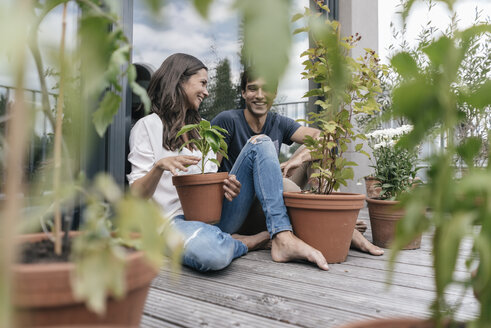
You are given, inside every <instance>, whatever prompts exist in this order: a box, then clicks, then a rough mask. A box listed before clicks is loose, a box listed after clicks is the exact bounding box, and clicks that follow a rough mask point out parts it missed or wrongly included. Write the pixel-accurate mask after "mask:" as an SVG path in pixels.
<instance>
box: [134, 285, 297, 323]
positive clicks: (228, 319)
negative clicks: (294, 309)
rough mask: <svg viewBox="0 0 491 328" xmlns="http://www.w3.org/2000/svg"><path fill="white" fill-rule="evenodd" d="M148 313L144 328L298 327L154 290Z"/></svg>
mask: <svg viewBox="0 0 491 328" xmlns="http://www.w3.org/2000/svg"><path fill="white" fill-rule="evenodd" d="M144 314H145V320H143V321H142V325H141V326H142V327H193V328H194V327H265V328H276V327H278V328H291V327H295V326H294V325H291V324H288V323H286V322H281V321H278V320H270V319H268V318H264V317H261V316H256V315H252V314H249V313H243V312H240V311H236V310H233V309H229V308H224V307H221V306H217V305H214V304H211V303H208V302H204V301H199V300H196V299H193V298H188V297H183V296H180V295H177V294H175V293H173V292H167V291H162V290H154V289H151V290H150V292H149V294H148V297H147V301H146V303H145V309H144ZM150 318H151V319H150ZM158 321H161V324H160V326H158V325H157V323H158ZM145 325H148V326H145Z"/></svg>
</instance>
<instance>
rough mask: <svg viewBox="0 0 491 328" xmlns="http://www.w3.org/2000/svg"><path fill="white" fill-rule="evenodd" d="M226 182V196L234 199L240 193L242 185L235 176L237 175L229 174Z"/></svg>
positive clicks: (230, 199) (224, 188)
mask: <svg viewBox="0 0 491 328" xmlns="http://www.w3.org/2000/svg"><path fill="white" fill-rule="evenodd" d="M224 182H225V184H224V185H223V190H225V198H227V199H228V200H229V201H232V200H233V199H234V198H235V197H237V196H238V195H239V193H240V187H241V186H242V185H241V184H240V182H239V180H237V178H236V177H235V175H229V176H228V178H227V179H225V181H224Z"/></svg>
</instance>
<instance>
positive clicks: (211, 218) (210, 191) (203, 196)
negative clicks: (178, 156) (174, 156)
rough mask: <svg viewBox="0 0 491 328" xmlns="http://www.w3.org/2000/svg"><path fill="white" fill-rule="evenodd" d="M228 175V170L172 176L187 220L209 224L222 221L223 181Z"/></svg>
mask: <svg viewBox="0 0 491 328" xmlns="http://www.w3.org/2000/svg"><path fill="white" fill-rule="evenodd" d="M227 177H228V173H227V172H219V173H205V174H189V175H175V176H173V177H172V183H173V184H174V186H176V189H177V194H178V195H179V200H180V201H181V205H182V210H183V211H184V217H185V218H186V220H190V221H203V222H205V223H209V224H215V223H218V222H220V217H221V215H222V204H223V197H224V191H223V184H224V182H223V181H224V180H225V179H226V178H227Z"/></svg>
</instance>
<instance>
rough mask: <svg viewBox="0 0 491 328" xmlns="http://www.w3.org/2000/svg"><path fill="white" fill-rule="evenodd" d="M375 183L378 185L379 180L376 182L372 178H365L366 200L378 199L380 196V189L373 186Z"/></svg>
mask: <svg viewBox="0 0 491 328" xmlns="http://www.w3.org/2000/svg"><path fill="white" fill-rule="evenodd" d="M377 183H380V181H379V180H377V179H376V178H374V177H370V176H368V177H365V188H366V190H367V197H368V198H378V197H379V196H380V192H381V191H382V188H380V187H376V186H375V185H376V184H377Z"/></svg>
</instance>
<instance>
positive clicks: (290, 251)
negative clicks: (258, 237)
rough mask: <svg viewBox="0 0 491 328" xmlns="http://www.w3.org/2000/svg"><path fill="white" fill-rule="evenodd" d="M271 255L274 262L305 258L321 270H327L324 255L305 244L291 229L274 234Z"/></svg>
mask: <svg viewBox="0 0 491 328" xmlns="http://www.w3.org/2000/svg"><path fill="white" fill-rule="evenodd" d="M271 257H272V258H273V261H275V262H289V261H292V260H307V261H310V262H312V263H315V264H317V266H318V267H319V268H321V269H322V270H329V266H328V265H327V261H326V259H325V258H324V255H322V253H321V252H319V251H318V250H316V249H315V248H313V247H312V246H309V245H307V244H306V243H305V242H303V241H302V240H301V239H300V238H298V237H297V236H295V235H294V234H293V233H292V232H291V231H282V232H279V233H277V234H276V235H275V236H274V238H273V243H272V246H271Z"/></svg>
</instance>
